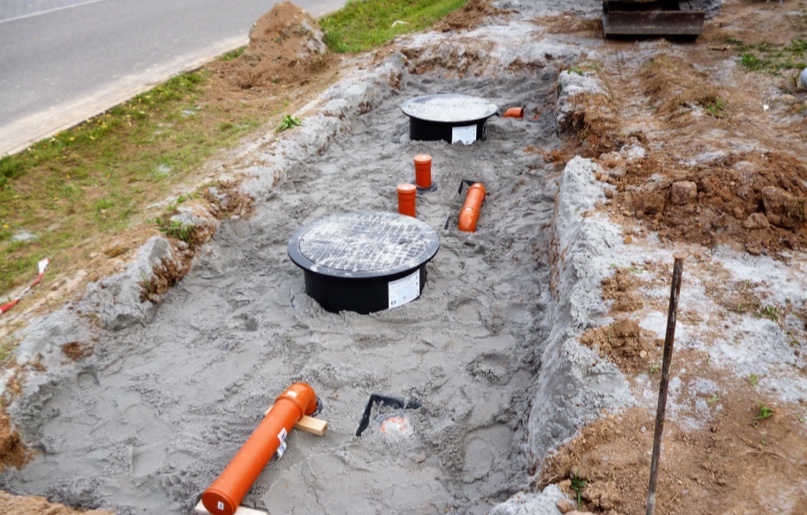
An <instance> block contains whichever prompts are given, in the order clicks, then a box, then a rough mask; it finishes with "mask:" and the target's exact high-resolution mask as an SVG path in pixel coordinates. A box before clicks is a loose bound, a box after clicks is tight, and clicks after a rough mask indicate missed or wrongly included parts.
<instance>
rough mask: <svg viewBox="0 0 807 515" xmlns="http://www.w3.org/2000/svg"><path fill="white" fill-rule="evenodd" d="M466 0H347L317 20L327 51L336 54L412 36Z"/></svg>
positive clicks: (359, 50) (357, 50)
mask: <svg viewBox="0 0 807 515" xmlns="http://www.w3.org/2000/svg"><path fill="white" fill-rule="evenodd" d="M467 1H468V0H350V1H349V2H348V3H347V5H345V7H343V8H342V9H340V10H339V11H337V12H335V13H333V14H329V15H328V16H325V17H324V18H322V19H321V20H320V25H321V26H322V29H323V30H324V31H325V37H324V38H323V39H324V41H325V44H326V45H328V47H329V48H330V49H331V50H333V51H335V52H339V53H344V52H361V51H363V50H369V49H370V48H374V47H377V46H381V45H383V44H385V43H386V42H388V41H391V40H392V39H393V38H395V37H396V36H398V35H400V34H404V33H407V32H416V31H419V30H423V29H425V28H426V27H428V26H430V25H432V24H433V23H434V22H435V21H437V20H439V19H441V18H443V17H444V16H445V15H447V14H448V13H450V12H451V11H454V10H456V9H458V8H460V7H462V6H463V5H465V4H466V3H467Z"/></svg>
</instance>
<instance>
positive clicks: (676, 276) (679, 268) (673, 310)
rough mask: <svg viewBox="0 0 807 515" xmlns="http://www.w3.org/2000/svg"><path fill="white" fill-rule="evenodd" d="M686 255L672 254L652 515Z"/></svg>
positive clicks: (649, 508)
mask: <svg viewBox="0 0 807 515" xmlns="http://www.w3.org/2000/svg"><path fill="white" fill-rule="evenodd" d="M685 257H686V254H685V253H683V252H676V253H675V254H673V259H675V264H674V265H673V278H672V287H671V289H670V309H669V311H668V312H667V334H666V335H665V336H664V358H663V360H662V362H661V384H659V388H658V408H657V409H656V431H655V434H654V435H653V460H652V461H651V463H650V486H648V488H647V512H646V515H653V510H654V509H655V507H656V482H657V480H658V464H659V459H660V455H661V434H662V433H663V432H664V414H665V412H666V410H667V387H668V386H669V383H670V362H671V361H672V351H673V342H674V341H675V319H676V314H677V312H678V296H679V294H680V293H681V273H682V272H683V270H684V258H685Z"/></svg>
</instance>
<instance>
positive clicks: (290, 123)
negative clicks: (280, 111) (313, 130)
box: [275, 114, 303, 132]
mask: <svg viewBox="0 0 807 515" xmlns="http://www.w3.org/2000/svg"><path fill="white" fill-rule="evenodd" d="M302 124H303V121H302V120H300V119H299V118H297V117H296V116H292V115H290V114H287V115H286V116H284V117H283V121H281V122H280V125H278V126H277V129H275V132H284V131H287V130H289V129H292V128H294V127H299V126H300V125H302Z"/></svg>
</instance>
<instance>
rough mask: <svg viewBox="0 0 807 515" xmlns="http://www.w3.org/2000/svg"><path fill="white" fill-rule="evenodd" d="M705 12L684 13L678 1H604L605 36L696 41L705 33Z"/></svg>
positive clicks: (603, 23)
mask: <svg viewBox="0 0 807 515" xmlns="http://www.w3.org/2000/svg"><path fill="white" fill-rule="evenodd" d="M705 17H706V13H705V12H704V11H683V10H681V7H680V5H679V2H678V1H677V0H603V2H602V28H603V32H604V33H605V37H614V36H671V37H677V38H681V39H689V40H694V39H695V38H697V37H698V35H700V33H701V31H703V20H704V18H705Z"/></svg>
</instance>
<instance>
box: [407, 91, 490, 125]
mask: <svg viewBox="0 0 807 515" xmlns="http://www.w3.org/2000/svg"><path fill="white" fill-rule="evenodd" d="M496 109H497V108H496V106H495V105H494V104H491V103H490V102H488V101H487V100H485V99H484V98H479V97H471V96H468V95H455V94H444V95H427V96H423V97H417V98H413V99H412V100H407V101H406V102H404V103H403V104H402V105H401V110H402V111H403V112H404V114H405V115H407V116H410V117H413V118H418V119H420V120H426V121H430V122H439V123H464V122H475V121H477V120H484V119H487V118H490V117H491V116H493V115H494V114H496Z"/></svg>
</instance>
